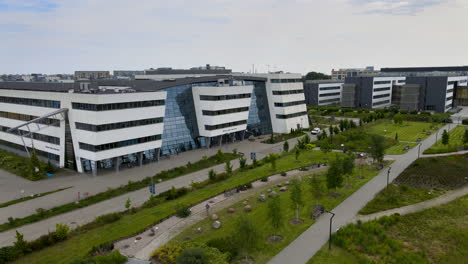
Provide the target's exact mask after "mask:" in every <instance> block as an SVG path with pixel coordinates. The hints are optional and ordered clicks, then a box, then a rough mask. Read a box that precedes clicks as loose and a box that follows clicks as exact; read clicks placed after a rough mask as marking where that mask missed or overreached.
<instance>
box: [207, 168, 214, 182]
mask: <svg viewBox="0 0 468 264" xmlns="http://www.w3.org/2000/svg"><path fill="white" fill-rule="evenodd" d="M208 178H209V179H210V181H211V182H215V181H216V171H215V170H213V169H211V170H210V171H209V172H208Z"/></svg>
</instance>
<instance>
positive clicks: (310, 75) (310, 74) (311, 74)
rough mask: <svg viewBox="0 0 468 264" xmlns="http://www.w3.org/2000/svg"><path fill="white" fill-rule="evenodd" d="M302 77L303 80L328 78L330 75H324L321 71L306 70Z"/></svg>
mask: <svg viewBox="0 0 468 264" xmlns="http://www.w3.org/2000/svg"><path fill="white" fill-rule="evenodd" d="M304 79H305V80H328V79H331V76H330V75H326V74H324V73H321V72H314V71H311V72H308V73H307V74H306V75H305V76H304Z"/></svg>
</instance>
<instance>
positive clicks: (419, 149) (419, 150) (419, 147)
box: [418, 143, 422, 159]
mask: <svg viewBox="0 0 468 264" xmlns="http://www.w3.org/2000/svg"><path fill="white" fill-rule="evenodd" d="M421 145H422V144H421V143H419V145H418V159H419V155H420V153H421Z"/></svg>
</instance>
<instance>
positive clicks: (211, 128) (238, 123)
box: [205, 120, 247, 130]
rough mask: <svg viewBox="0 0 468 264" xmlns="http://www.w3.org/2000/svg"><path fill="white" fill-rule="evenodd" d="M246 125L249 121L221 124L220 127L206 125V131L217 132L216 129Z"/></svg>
mask: <svg viewBox="0 0 468 264" xmlns="http://www.w3.org/2000/svg"><path fill="white" fill-rule="evenodd" d="M244 124H247V120H241V121H236V122H229V123H224V124H219V125H212V126H210V125H205V129H206V130H216V129H221V128H226V127H233V126H238V125H244Z"/></svg>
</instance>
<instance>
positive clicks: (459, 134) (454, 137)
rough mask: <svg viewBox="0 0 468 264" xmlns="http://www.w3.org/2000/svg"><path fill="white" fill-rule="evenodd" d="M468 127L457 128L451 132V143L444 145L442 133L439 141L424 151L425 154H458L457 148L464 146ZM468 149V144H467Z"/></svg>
mask: <svg viewBox="0 0 468 264" xmlns="http://www.w3.org/2000/svg"><path fill="white" fill-rule="evenodd" d="M465 129H467V127H466V126H457V127H456V128H454V129H452V130H451V131H450V132H449V143H448V144H447V145H444V144H442V132H440V133H439V137H438V138H439V140H438V141H437V142H436V143H435V144H434V145H432V146H431V147H430V148H429V149H426V150H425V151H424V154H436V153H448V152H456V151H458V150H457V147H460V146H463V145H464V144H463V136H464V134H465ZM465 145H466V147H468V144H465Z"/></svg>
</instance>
